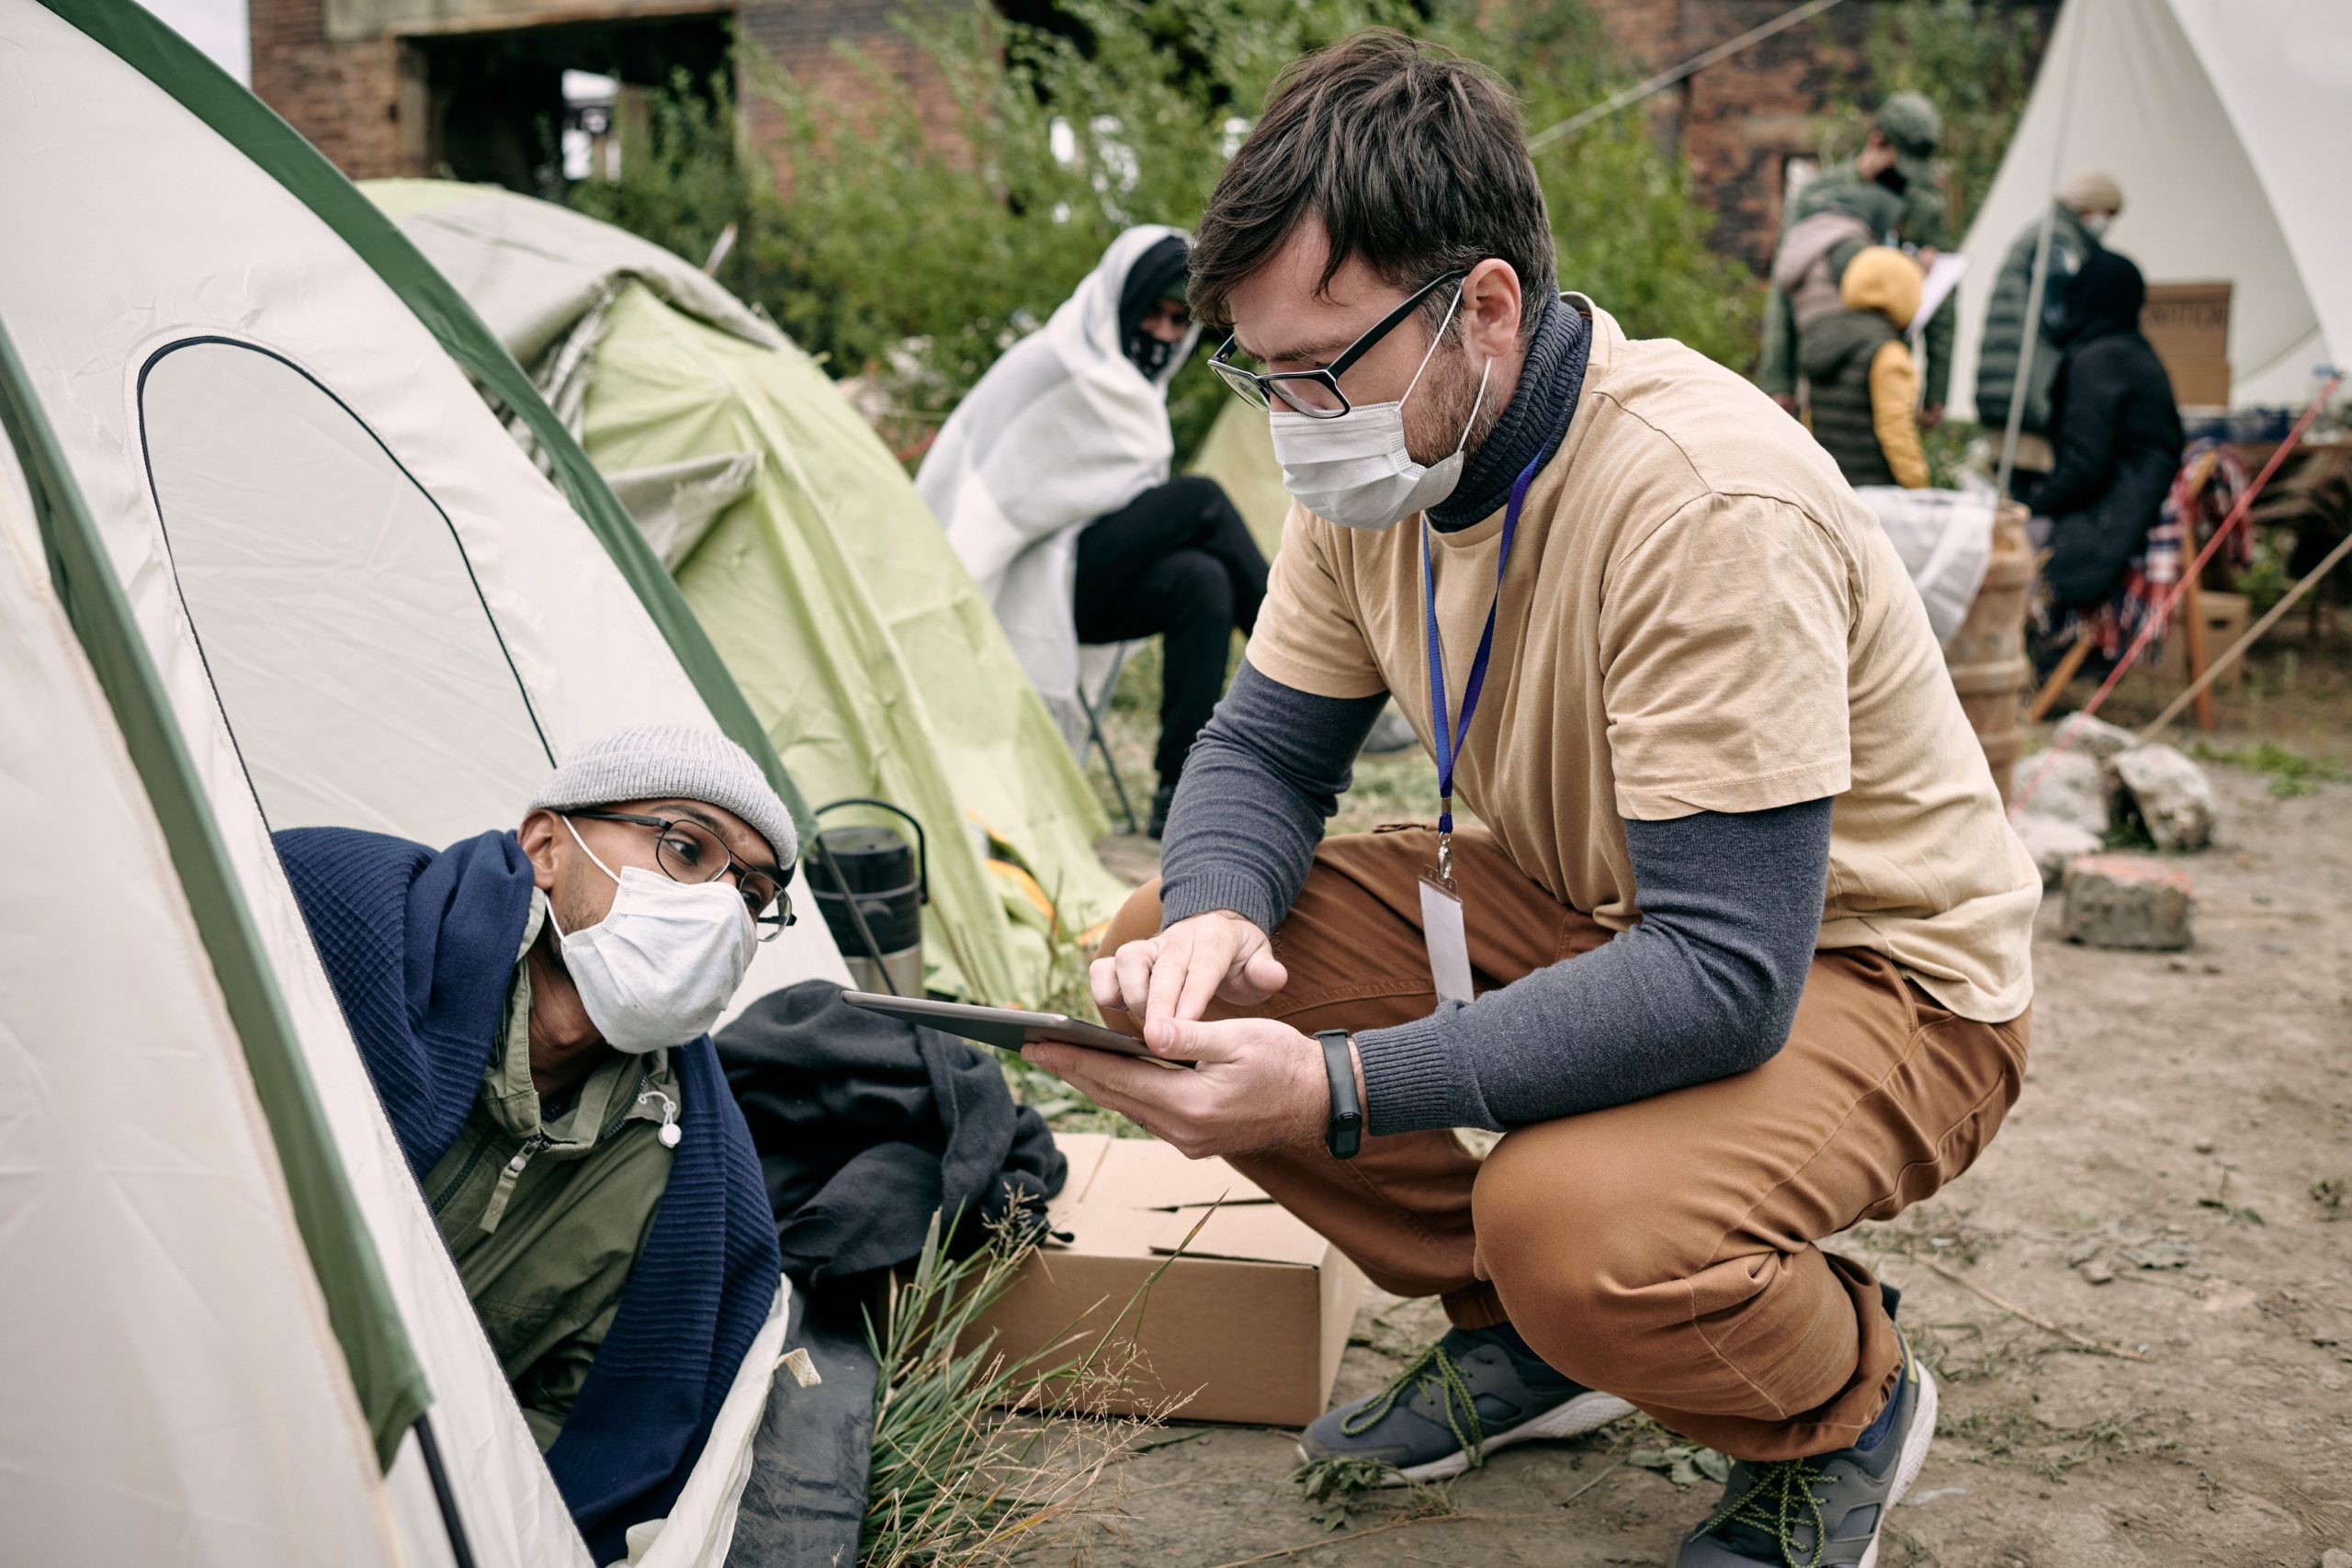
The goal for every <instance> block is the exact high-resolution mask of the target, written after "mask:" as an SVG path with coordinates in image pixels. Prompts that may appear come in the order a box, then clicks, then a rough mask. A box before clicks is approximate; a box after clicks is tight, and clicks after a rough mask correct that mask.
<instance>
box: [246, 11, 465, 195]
mask: <svg viewBox="0 0 2352 1568" xmlns="http://www.w3.org/2000/svg"><path fill="white" fill-rule="evenodd" d="M246 12H247V17H248V22H247V25H248V28H249V30H250V32H251V34H252V39H253V73H254V93H255V94H256V95H257V96H259V97H260V98H261V100H262V101H263V102H264V103H266V104H267V105H268V106H269V107H271V108H274V109H276V110H277V112H278V114H279V115H280V116H282V117H283V118H285V119H286V121H287V122H288V124H290V125H291V126H293V127H294V129H295V130H299V131H300V132H301V133H302V134H303V135H304V136H306V137H308V138H310V140H311V141H312V142H313V143H314V144H316V145H317V147H318V149H319V151H320V152H323V153H325V154H326V155H327V157H328V158H329V159H330V160H331V161H333V163H334V165H335V167H337V168H339V169H341V170H342V171H343V172H344V173H345V174H346V175H350V176H351V177H352V178H354V179H375V178H380V177H382V176H385V175H402V174H422V173H423V172H424V169H423V167H422V164H423V148H422V137H423V133H424V127H423V125H422V123H421V121H422V118H423V116H422V113H421V103H420V102H419V101H418V99H419V94H418V91H417V84H416V83H415V82H414V81H413V72H411V73H409V75H410V77H411V78H412V79H410V80H408V81H407V82H406V83H405V84H404V81H403V73H402V67H401V44H400V42H399V40H398V39H390V38H376V39H363V40H360V41H357V42H353V43H337V42H334V41H332V40H330V39H328V38H327V36H326V23H325V6H324V4H323V0H248V5H247V7H246ZM404 100H406V101H405V103H404ZM404 110H405V112H404Z"/></svg>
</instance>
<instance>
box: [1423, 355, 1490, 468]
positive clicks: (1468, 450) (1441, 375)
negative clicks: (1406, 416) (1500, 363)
mask: <svg viewBox="0 0 2352 1568" xmlns="http://www.w3.org/2000/svg"><path fill="white" fill-rule="evenodd" d="M1482 380H1484V381H1486V382H1487V387H1486V394H1487V395H1486V396H1485V397H1484V398H1483V399H1482V398H1481V397H1480V396H1479V383H1480V381H1482ZM1420 397H1422V398H1424V399H1426V400H1427V402H1426V403H1425V405H1424V406H1423V408H1422V409H1421V411H1420V412H1421V414H1422V418H1423V419H1424V420H1426V422H1427V423H1424V424H1422V425H1421V428H1420V430H1419V431H1417V432H1413V433H1412V434H1411V436H1410V438H1408V441H1407V443H1406V450H1407V451H1408V453H1409V454H1410V455H1411V457H1412V459H1413V461H1415V462H1417V463H1419V464H1422V465H1424V466H1432V465H1435V464H1438V463H1442V462H1443V461H1444V460H1445V459H1446V458H1448V457H1452V456H1453V452H1454V449H1455V448H1456V447H1457V446H1458V447H1460V448H1461V450H1462V452H1463V454H1464V460H1465V461H1466V460H1468V459H1469V458H1471V457H1476V456H1477V455H1478V448H1479V447H1481V446H1485V445H1486V444H1487V436H1489V435H1491V434H1494V429H1495V424H1496V422H1498V420H1500V419H1501V418H1502V416H1503V410H1502V400H1500V399H1498V398H1497V397H1496V396H1495V395H1494V384H1493V381H1492V379H1491V373H1490V372H1489V371H1488V368H1487V365H1485V364H1484V363H1481V362H1480V361H1477V360H1475V359H1473V358H1472V357H1471V356H1470V355H1469V354H1468V353H1467V352H1466V351H1465V350H1464V348H1463V346H1462V345H1461V344H1459V343H1455V344H1449V345H1447V346H1446V347H1444V348H1442V349H1440V350H1439V357H1438V358H1437V359H1436V360H1432V361H1431V362H1430V367H1429V370H1428V372H1427V373H1426V374H1425V375H1423V377H1422V378H1421V388H1420ZM1473 411H1476V412H1473ZM1412 423H1421V422H1419V421H1415V422H1412ZM1464 425H1467V426H1468V427H1469V433H1470V434H1469V437H1468V439H1467V440H1464V437H1463V427H1464ZM1424 446H1426V447H1428V448H1429V449H1428V450H1423V447H1424Z"/></svg>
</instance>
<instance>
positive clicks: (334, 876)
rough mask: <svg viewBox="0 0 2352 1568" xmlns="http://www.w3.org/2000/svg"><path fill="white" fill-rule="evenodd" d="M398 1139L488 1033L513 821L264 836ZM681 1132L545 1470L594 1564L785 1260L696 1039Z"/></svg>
mask: <svg viewBox="0 0 2352 1568" xmlns="http://www.w3.org/2000/svg"><path fill="white" fill-rule="evenodd" d="M275 839H276V842H277V852H278V858H279V859H280V860H281V861H282V862H283V863H285V866H286V874H287V877H288V881H289V882H291V883H292V885H293V888H294V895H295V898H296V900H297V901H298V902H299V903H300V905H301V908H302V918H303V919H304V920H305V921H306V922H307V923H308V924H309V926H310V929H311V940H312V942H314V943H316V945H317V947H318V950H319V957H320V960H321V962H322V963H323V964H324V965H325V966H326V972H327V977H328V979H329V980H331V981H332V982H333V983H334V991H335V997H336V998H337V1000H339V1001H340V1002H341V1003H342V1005H343V1013H344V1018H345V1021H347V1022H348V1023H349V1024H350V1026H351V1034H352V1038H353V1039H354V1040H355V1041H356V1042H357V1043H358V1045H359V1052H360V1055H361V1056H362V1058H363V1059H364V1060H365V1061H366V1063H367V1066H368V1077H369V1079H370V1080H371V1081H372V1082H373V1083H374V1084H375V1086H376V1093H377V1096H378V1098H379V1099H380V1100H382V1101H383V1105H384V1113H385V1115H386V1116H387V1117H389V1118H390V1121H391V1124H392V1132H393V1134H394V1136H396V1137H397V1138H398V1139H399V1141H400V1145H401V1153H402V1154H403V1155H405V1156H407V1158H408V1163H409V1168H410V1169H411V1170H412V1171H413V1172H414V1173H415V1174H416V1175H417V1176H418V1177H419V1178H420V1179H422V1178H423V1176H424V1173H425V1172H427V1171H429V1170H431V1169H432V1168H433V1166H434V1164H435V1161H437V1160H438V1159H439V1158H440V1157H441V1156H442V1154H443V1153H444V1152H445V1151H446V1150H447V1148H448V1147H449V1145H450V1144H451V1143H453V1142H454V1141H456V1139H457V1136H458V1130H459V1129H460V1128H461V1127H463V1126H464V1124H465V1120H466V1114H467V1112H468V1111H469V1110H470V1109H471V1107H472V1105H473V1101H474V1097H475V1095H476V1093H477V1092H478V1091H479V1090H480V1089H481V1075H482V1070H483V1068H484V1067H485V1066H487V1065H488V1064H489V1061H490V1057H491V1054H492V1052H493V1051H495V1050H497V1049H498V1046H499V1041H500V1037H501V1035H502V1033H503V1027H504V1022H505V1012H506V998H507V992H508V989H509V987H510V986H511V985H512V982H513V978H514V972H515V955H516V953H518V952H519V951H520V949H521V946H522V942H523V927H524V922H525V920H526V919H527V918H528V916H529V913H530V900H531V863H530V861H529V859H528V858H527V857H526V855H525V854H524V853H523V848H522V845H521V844H520V843H518V842H517V841H516V840H515V835H514V834H512V833H484V834H483V835H482V836H481V837H480V838H478V839H470V840H466V841H465V842H462V843H458V844H454V845H452V846H450V847H449V848H448V849H447V850H443V851H439V852H435V851H433V850H430V849H427V848H426V847H425V846H424V845H423V844H415V843H411V842H409V841H408V840H404V839H395V838H390V837H388V836H386V835H384V834H380V833H363V832H357V831H355V830H353V829H345V828H299V829H288V830H287V831H285V832H282V833H278V834H277V835H275ZM674 1055H675V1057H676V1060H677V1063H678V1066H679V1070H680V1072H681V1075H682V1078H683V1089H684V1101H685V1111H686V1117H687V1123H686V1124H687V1130H688V1134H689V1135H688V1136H687V1137H686V1139H685V1140H684V1142H683V1143H681V1144H680V1145H678V1151H677V1155H676V1157H675V1158H674V1159H673V1161H672V1163H671V1167H670V1179H669V1184H668V1186H667V1188H666V1189H665V1190H663V1193H662V1205H661V1208H660V1210H659V1211H658V1212H657V1213H656V1215H655V1218H654V1222H653V1230H652V1233H651V1235H649V1236H648V1237H647V1239H646V1244H645V1250H644V1252H643V1253H642V1255H640V1256H639V1258H638V1260H637V1266H636V1268H635V1269H632V1270H631V1271H630V1274H629V1280H628V1290H627V1291H626V1292H624V1293H623V1295H622V1297H621V1304H620V1311H619V1313H618V1314H616V1317H615V1320H614V1323H613V1327H612V1332H611V1333H610V1334H608V1335H607V1336H606V1337H605V1342H604V1345H603V1346H602V1348H599V1349H598V1351H597V1353H596V1361H595V1365H594V1367H593V1368H591V1369H590V1371H589V1373H588V1380H587V1382H585V1383H584V1384H583V1385H582V1388H581V1391H580V1396H579V1398H578V1399H577V1400H576V1401H575V1402H574V1403H573V1404H572V1407H571V1415H570V1416H569V1417H567V1418H566V1419H565V1421H564V1424H563V1433H562V1436H561V1437H560V1438H557V1440H556V1444H555V1446H554V1447H553V1448H552V1449H550V1450H548V1456H547V1461H548V1469H549V1470H550V1471H552V1472H554V1475H555V1480H556V1484H557V1485H558V1486H559V1487H560V1488H561V1489H562V1491H563V1497H564V1501H565V1503H566V1504H567V1505H568V1506H570V1507H571V1517H572V1519H573V1521H574V1522H575V1523H577V1524H578V1525H579V1527H580V1530H581V1533H582V1535H583V1536H585V1537H586V1538H587V1540H588V1546H589V1550H590V1551H593V1552H594V1554H595V1558H596V1561H597V1562H611V1561H613V1560H615V1559H616V1558H618V1557H621V1556H623V1555H624V1554H625V1551H624V1546H623V1535H624V1532H626V1531H627V1530H628V1527H629V1526H631V1525H633V1524H636V1523H638V1522H639V1521H640V1520H643V1519H649V1518H655V1517H660V1516H661V1515H663V1514H665V1513H667V1512H668V1511H669V1509H670V1506H671V1505H672V1504H673V1502H675V1501H676V1498H677V1495H678V1492H679V1489H680V1488H681V1487H683V1486H684V1484H685V1479H686V1475H687V1472H689V1471H691V1470H692V1469H693V1468H694V1461H695V1458H696V1456H698V1455H699V1454H700V1453H701V1451H702V1445H703V1442H704V1439H705V1438H707V1436H708V1435H709V1432H710V1426H711V1422H712V1420H713V1419H714V1418H715V1417H716V1416H718V1407H719V1404H720V1403H721V1402H722V1401H723V1400H724V1399H725V1398H726V1396H727V1390H728V1387H729V1384H730V1383H731V1382H733V1380H734V1376H735V1371H736V1369H737V1368H738V1367H739V1366H740V1365H741V1362H742V1359H743V1357H744V1355H745V1354H746V1353H747V1352H748V1351H749V1350H750V1348H751V1345H752V1337H753V1336H754V1335H756V1334H757V1333H758V1332H759V1327H760V1325H761V1323H762V1322H763V1321H764V1320H765V1318H766V1316H767V1313H768V1308H769V1306H770V1305H771V1304H773V1303H774V1300H775V1291H776V1280H777V1277H778V1274H779V1271H780V1268H781V1265H780V1263H779V1261H778V1255H777V1252H776V1245H775V1228H774V1220H773V1217H772V1216H771V1214H770V1213H769V1209H768V1201H767V1194H766V1191H765V1190H764V1189H763V1187H762V1185H761V1179H760V1166H759V1159H758V1156H756V1155H755V1154H754V1153H753V1151H752V1136H751V1133H750V1131H749V1129H748V1128H746V1127H745V1125H744V1122H743V1113H742V1112H741V1111H739V1110H738V1109H736V1105H735V1100H734V1098H733V1097H732V1096H731V1095H730V1094H729V1092H728V1089H727V1080H726V1078H725V1077H724V1076H723V1075H722V1074H721V1073H720V1071H719V1066H718V1054H717V1053H716V1052H715V1051H713V1050H712V1048H711V1043H710V1040H709V1037H708V1036H707V1035H706V1036H704V1037H703V1038H701V1039H698V1040H695V1041H693V1042H692V1043H688V1044H685V1045H682V1046H680V1047H678V1048H677V1049H676V1051H675V1053H674Z"/></svg>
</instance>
